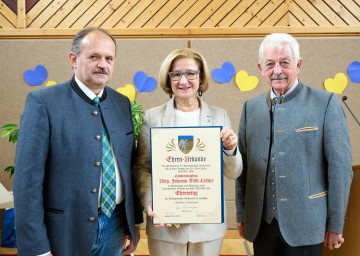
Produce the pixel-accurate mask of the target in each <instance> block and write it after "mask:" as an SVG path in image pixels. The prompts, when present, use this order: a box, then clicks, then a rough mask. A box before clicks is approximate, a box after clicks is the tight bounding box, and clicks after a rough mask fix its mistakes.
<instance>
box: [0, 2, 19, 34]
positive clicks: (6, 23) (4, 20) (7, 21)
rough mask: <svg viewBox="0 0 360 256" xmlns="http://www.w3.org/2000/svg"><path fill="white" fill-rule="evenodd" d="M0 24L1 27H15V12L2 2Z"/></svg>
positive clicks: (0, 5)
mask: <svg viewBox="0 0 360 256" xmlns="http://www.w3.org/2000/svg"><path fill="white" fill-rule="evenodd" d="M0 24H1V26H0V27H1V28H16V24H17V16H16V14H15V13H14V12H13V11H12V10H11V9H10V8H9V7H7V5H6V4H4V3H3V2H0Z"/></svg>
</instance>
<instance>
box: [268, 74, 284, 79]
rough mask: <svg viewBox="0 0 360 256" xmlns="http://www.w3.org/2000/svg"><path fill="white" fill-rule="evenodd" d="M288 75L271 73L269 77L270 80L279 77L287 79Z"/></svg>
mask: <svg viewBox="0 0 360 256" xmlns="http://www.w3.org/2000/svg"><path fill="white" fill-rule="evenodd" d="M287 78H288V77H287V76H286V75H284V74H280V75H275V74H273V75H272V76H271V77H270V79H271V80H279V79H287Z"/></svg>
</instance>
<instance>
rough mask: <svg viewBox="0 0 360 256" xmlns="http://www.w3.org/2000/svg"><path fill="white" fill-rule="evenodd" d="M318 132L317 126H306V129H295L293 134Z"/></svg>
mask: <svg viewBox="0 0 360 256" xmlns="http://www.w3.org/2000/svg"><path fill="white" fill-rule="evenodd" d="M317 130H319V126H317V125H316V126H308V127H302V128H298V129H295V132H310V131H317Z"/></svg>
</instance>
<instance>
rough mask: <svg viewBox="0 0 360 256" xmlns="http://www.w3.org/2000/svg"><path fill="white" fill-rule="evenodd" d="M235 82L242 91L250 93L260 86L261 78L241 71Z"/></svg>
mask: <svg viewBox="0 0 360 256" xmlns="http://www.w3.org/2000/svg"><path fill="white" fill-rule="evenodd" d="M235 82H236V85H237V87H239V89H240V91H242V92H248V91H251V90H254V89H255V88H256V87H257V86H258V84H259V78H257V76H249V75H248V73H247V72H246V71H244V70H241V71H239V72H238V73H237V74H236V77H235Z"/></svg>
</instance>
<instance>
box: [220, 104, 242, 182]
mask: <svg viewBox="0 0 360 256" xmlns="http://www.w3.org/2000/svg"><path fill="white" fill-rule="evenodd" d="M224 115H225V117H224V119H225V124H224V127H226V128H232V127H231V121H230V118H229V116H228V114H227V112H226V111H225V113H224ZM235 153H236V154H235V155H234V156H228V155H226V154H225V153H224V175H225V177H226V178H229V179H233V180H234V179H236V178H238V177H239V176H240V174H241V172H242V170H243V162H242V158H241V153H240V152H239V147H236V152H235Z"/></svg>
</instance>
